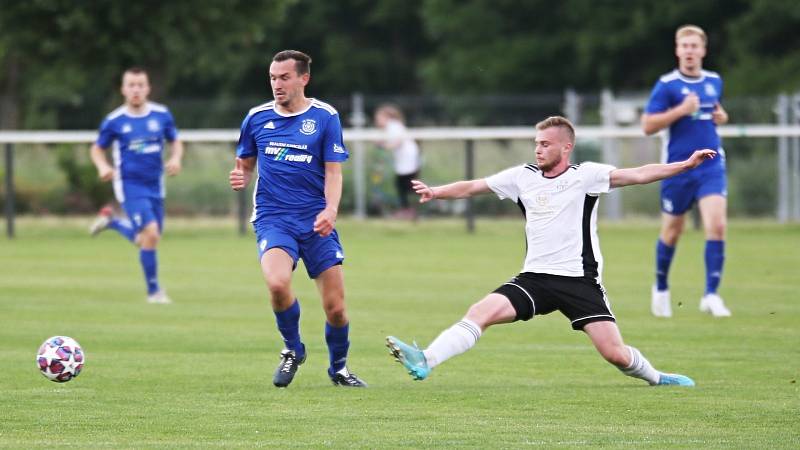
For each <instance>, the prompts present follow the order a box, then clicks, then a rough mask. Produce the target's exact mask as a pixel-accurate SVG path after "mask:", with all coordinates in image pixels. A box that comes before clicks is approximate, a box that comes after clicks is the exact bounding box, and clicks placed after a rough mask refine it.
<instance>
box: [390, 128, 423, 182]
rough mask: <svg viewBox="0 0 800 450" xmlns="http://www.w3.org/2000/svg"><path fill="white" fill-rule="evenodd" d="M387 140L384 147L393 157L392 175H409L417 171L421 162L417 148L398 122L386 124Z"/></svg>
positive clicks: (406, 130)
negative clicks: (389, 150)
mask: <svg viewBox="0 0 800 450" xmlns="http://www.w3.org/2000/svg"><path fill="white" fill-rule="evenodd" d="M386 134H387V135H388V140H387V142H386V146H387V147H388V148H390V149H391V150H392V153H393V156H394V173H395V174H397V175H411V174H413V173H416V172H418V171H419V168H420V165H421V161H420V155H419V146H417V143H416V142H415V141H414V139H411V138H410V137H409V136H408V129H406V126H405V125H403V122H400V121H399V120H390V121H389V122H388V123H387V124H386Z"/></svg>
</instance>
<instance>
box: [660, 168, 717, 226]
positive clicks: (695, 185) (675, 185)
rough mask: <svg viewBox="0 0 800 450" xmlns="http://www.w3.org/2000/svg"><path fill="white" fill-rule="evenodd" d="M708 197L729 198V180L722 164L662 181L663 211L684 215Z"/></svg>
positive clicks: (694, 170)
mask: <svg viewBox="0 0 800 450" xmlns="http://www.w3.org/2000/svg"><path fill="white" fill-rule="evenodd" d="M707 195H721V196H723V197H727V196H728V180H727V177H726V175H725V166H724V165H722V164H719V165H716V166H713V167H709V168H708V169H706V168H702V166H701V170H698V169H693V170H690V171H688V172H684V173H682V174H680V175H676V176H674V177H672V178H667V179H665V180H663V181H661V211H663V212H665V213H667V214H672V215H676V216H680V215H683V214H684V213H686V211H688V210H689V209H691V208H692V205H693V204H694V203H695V202H696V201H698V200H700V199H701V198H703V197H705V196H707Z"/></svg>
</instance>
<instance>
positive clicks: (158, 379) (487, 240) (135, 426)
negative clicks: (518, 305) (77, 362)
mask: <svg viewBox="0 0 800 450" xmlns="http://www.w3.org/2000/svg"><path fill="white" fill-rule="evenodd" d="M86 222H88V219H86V220H80V221H79V220H70V221H66V223H63V224H59V223H58V222H54V221H43V220H35V219H22V220H20V221H19V222H18V231H19V236H18V238H17V239H16V240H13V241H6V240H2V241H0V317H1V318H0V323H1V324H2V325H1V326H0V342H2V346H0V361H2V367H3V375H2V377H0V391H1V392H2V395H1V396H0V447H4V448H6V447H12V448H41V447H48V448H52V447H71V448H90V447H94V448H98V447H99V448H109V447H126V448H151V447H168V448H180V447H199V448H209V447H225V448H229V447H242V448H252V447H278V446H281V447H336V448H344V447H359V448H392V447H413V448H429V447H472V448H488V447H504V448H508V447H543V448H563V447H587V446H592V447H595V446H601V447H626V448H642V447H646V448H664V447H678V448H708V447H733V448H798V447H800V387H799V386H798V383H796V380H797V379H798V377H800V306H798V305H799V304H800V303H799V302H800V299H798V295H797V293H798V288H799V287H800V281H798V280H800V278H798V267H800V226H797V225H793V226H780V225H774V224H765V223H736V222H734V223H733V224H732V225H731V230H730V236H729V244H728V252H727V254H728V259H727V264H726V272H725V277H724V280H723V288H722V291H721V294H722V295H723V296H724V297H725V299H726V301H727V303H728V304H729V306H730V307H731V309H732V310H733V313H734V315H733V317H732V318H730V319H714V318H712V317H710V316H706V315H704V314H701V313H700V312H699V311H698V309H697V306H698V301H699V298H700V295H701V294H702V287H703V278H704V273H703V265H702V245H703V240H702V236H701V234H700V233H698V232H696V231H691V232H689V233H688V234H687V235H686V236H684V238H683V241H682V242H681V245H680V247H679V250H678V253H677V256H676V260H675V264H674V270H673V275H672V279H671V281H672V292H673V308H674V309H675V316H674V317H673V318H672V319H670V320H663V319H656V318H653V317H651V316H650V313H649V292H650V285H651V282H652V280H651V278H652V277H651V273H652V271H653V267H652V260H653V255H652V249H653V246H654V239H655V236H656V233H657V225H656V224H655V223H642V224H624V225H616V224H601V230H600V234H601V242H602V248H603V253H604V256H605V261H606V266H605V280H604V284H605V286H606V288H607V289H608V291H609V295H610V298H611V301H612V306H613V308H614V312H615V313H616V315H617V318H618V322H619V324H620V327H621V329H622V332H623V336H624V337H625V338H626V340H627V342H628V343H630V344H632V345H635V346H637V347H638V348H639V349H641V350H642V352H643V353H645V355H647V356H648V358H649V359H650V360H651V361H652V362H653V364H654V365H655V366H656V367H657V368H660V369H662V370H667V371H679V372H683V373H686V374H688V375H690V376H692V377H693V378H694V379H695V380H696V382H697V387H695V388H671V387H667V388H653V387H648V386H647V385H646V384H645V383H644V382H641V381H639V380H634V379H631V378H628V377H625V376H623V375H621V374H620V373H619V372H618V371H617V370H616V369H615V368H613V367H611V366H610V365H608V364H607V363H605V362H604V361H603V360H602V359H601V358H600V357H599V356H598V355H597V354H596V353H595V351H594V350H593V348H592V347H591V346H590V344H589V342H588V340H587V339H586V338H585V336H583V335H582V333H578V332H574V331H571V329H570V327H569V323H568V321H567V320H566V319H565V318H564V317H563V316H561V315H560V314H558V313H555V314H551V315H549V316H545V317H537V318H535V319H534V320H532V321H530V322H525V323H516V324H512V325H505V326H499V327H495V328H493V329H490V330H489V331H487V332H486V333H485V334H484V336H483V337H482V338H481V340H480V342H479V343H478V345H477V346H476V347H475V348H474V349H472V350H471V351H470V352H468V353H466V354H464V355H461V356H459V357H456V358H455V359H453V360H450V361H448V362H447V363H446V364H445V365H443V366H441V367H439V368H437V369H436V370H435V371H434V372H433V374H432V375H431V377H430V378H429V379H428V380H426V381H424V382H413V381H411V379H410V377H408V375H407V374H406V373H405V372H404V371H403V370H402V368H401V366H400V365H399V364H397V363H395V362H394V361H392V359H391V358H390V356H389V355H388V351H387V350H386V348H385V347H384V342H383V339H384V337H385V336H386V335H387V334H394V335H397V336H398V337H401V338H405V339H408V340H411V339H416V340H417V341H418V342H419V343H420V344H427V343H429V342H430V341H431V340H432V339H433V338H434V337H435V336H436V335H437V334H438V333H439V331H441V330H442V329H443V328H445V327H448V326H450V325H451V324H452V323H453V322H455V321H456V320H458V319H459V318H460V317H461V316H462V314H463V313H464V312H465V311H466V308H467V307H468V306H469V305H470V304H471V303H472V302H474V301H475V300H477V299H479V298H481V297H482V296H483V295H485V294H486V293H487V292H489V291H491V290H492V289H494V288H495V287H496V286H497V285H498V284H499V283H501V282H503V281H505V280H507V279H508V278H509V277H510V276H512V275H515V274H516V272H517V271H518V270H519V268H520V266H521V263H522V256H523V252H524V241H523V230H522V224H521V222H520V221H516V220H508V221H491V222H490V221H488V220H482V221H479V222H478V232H477V233H476V234H474V235H469V234H467V233H466V232H465V231H464V227H463V224H462V223H460V222H455V221H452V222H446V221H441V222H423V223H421V224H419V225H417V226H410V225H405V224H397V223H387V222H365V223H358V222H354V221H347V220H344V221H342V223H341V224H340V226H339V230H340V233H341V235H342V239H343V242H344V245H345V249H346V251H347V258H348V259H347V262H346V266H345V268H346V269H345V271H346V272H345V274H346V282H347V289H348V307H349V312H350V318H351V341H352V344H351V352H350V359H349V366H350V368H351V369H352V370H353V371H354V372H356V373H358V375H359V376H360V377H362V378H363V379H364V380H366V381H367V382H368V383H370V387H369V389H365V390H348V389H344V388H336V387H334V386H332V385H330V382H329V381H328V379H327V375H326V373H325V369H326V366H327V350H326V348H325V343H324V338H323V320H324V319H323V314H322V311H321V308H320V306H319V301H318V296H317V294H316V290H315V287H314V284H313V283H312V282H310V281H309V280H308V279H307V277H306V275H305V271H304V270H303V269H302V268H301V269H299V270H298V272H296V277H295V287H296V291H297V294H298V296H299V298H300V299H301V303H302V305H303V313H302V331H303V335H304V340H305V343H306V345H307V347H308V350H309V357H308V361H307V362H306V364H305V365H303V366H302V367H301V369H300V371H299V372H298V375H297V377H296V378H295V381H294V383H293V384H292V385H291V386H290V387H289V388H288V389H276V388H274V387H273V386H272V383H271V379H272V372H273V370H274V368H275V366H276V364H277V362H278V351H279V350H280V348H281V344H282V343H281V341H280V338H279V336H278V334H277V331H276V329H275V325H274V318H273V316H272V313H271V312H270V309H269V307H268V301H267V292H266V289H265V288H264V285H263V282H262V280H261V275H260V272H259V269H258V266H257V263H256V254H255V246H254V242H253V239H252V237H250V236H247V237H246V238H242V237H239V236H237V235H236V234H235V233H234V225H233V224H232V223H218V222H180V221H177V220H176V221H173V222H170V223H169V224H168V229H167V234H166V236H165V239H164V241H163V243H162V245H161V248H160V264H161V278H162V284H163V285H165V287H166V288H167V289H168V290H169V293H170V296H171V297H172V298H173V299H174V300H175V304H173V305H149V304H146V303H145V302H144V292H143V281H142V276H141V274H140V270H139V266H138V257H137V253H136V251H135V249H134V248H133V247H131V246H130V245H129V244H128V243H127V242H125V241H123V240H122V239H121V238H119V237H118V236H116V235H114V234H113V232H107V233H105V234H103V235H101V236H99V237H98V238H96V239H90V238H89V237H88V236H86V235H85V234H84V229H85V228H84V226H85V223H86ZM56 334H64V335H69V336H72V337H74V338H76V339H77V340H78V341H79V342H80V343H81V345H82V346H83V347H84V350H85V352H86V355H87V363H86V366H85V369H84V372H83V373H82V374H81V375H80V377H78V378H77V379H76V380H74V381H71V382H69V383H65V384H56V383H52V382H50V381H47V380H46V379H45V378H44V377H42V376H41V375H39V374H38V373H37V368H36V364H35V361H34V360H35V353H36V349H37V348H38V346H39V344H40V343H41V342H42V341H43V340H44V339H45V338H47V337H49V336H51V335H56Z"/></svg>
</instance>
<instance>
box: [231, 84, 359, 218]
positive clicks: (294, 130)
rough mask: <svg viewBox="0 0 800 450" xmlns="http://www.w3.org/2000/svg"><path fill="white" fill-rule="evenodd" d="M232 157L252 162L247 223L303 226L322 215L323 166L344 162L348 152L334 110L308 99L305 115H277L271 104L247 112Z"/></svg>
mask: <svg viewBox="0 0 800 450" xmlns="http://www.w3.org/2000/svg"><path fill="white" fill-rule="evenodd" d="M236 156H237V157H238V158H242V159H245V158H252V157H257V169H258V179H257V181H256V186H255V192H254V199H253V216H252V218H251V221H254V222H255V221H258V220H260V219H262V218H265V217H266V218H270V219H273V218H274V219H277V220H281V219H283V218H286V219H289V220H293V221H300V222H301V223H306V222H308V221H309V220H313V218H314V217H316V215H317V214H319V212H320V211H322V210H323V209H325V163H326V162H344V161H346V160H347V157H348V152H347V148H345V146H344V142H343V139H342V125H341V123H340V122H339V114H338V113H337V112H336V109H334V108H333V107H332V106H330V105H328V104H327V103H324V102H321V101H319V100H316V99H310V104H309V106H308V108H307V109H306V110H304V111H301V112H298V113H295V114H290V115H285V114H281V113H279V112H277V111H276V110H275V102H269V103H265V104H263V105H260V106H257V107H255V108H253V109H251V110H250V112H249V113H248V114H247V117H245V118H244V121H243V122H242V128H241V133H240V135H239V143H238V145H237V148H236Z"/></svg>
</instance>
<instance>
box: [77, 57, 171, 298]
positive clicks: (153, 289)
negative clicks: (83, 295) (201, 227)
mask: <svg viewBox="0 0 800 450" xmlns="http://www.w3.org/2000/svg"><path fill="white" fill-rule="evenodd" d="M149 94H150V83H149V80H148V77H147V72H145V71H144V70H143V69H141V68H138V67H134V68H131V69H128V70H126V71H125V73H124V74H123V75H122V95H123V96H124V97H125V104H124V105H122V106H120V107H119V108H117V109H115V110H114V111H112V112H111V113H110V114H109V115H108V116H106V118H105V120H103V123H102V124H101V125H100V135H99V136H98V138H97V141H96V142H95V143H94V145H92V149H91V157H92V161H93V162H94V164H95V167H97V173H98V176H99V177H100V179H102V180H103V181H112V182H113V185H114V195H115V196H116V198H117V201H119V203H120V205H121V206H122V208H123V209H124V210H125V212H126V213H127V218H115V217H113V214H112V210H111V208H110V207H105V208H103V209H102V210H101V211H100V215H99V216H98V217H97V219H96V220H95V221H94V223H92V225H91V227H90V228H89V231H90V233H91V234H92V235H93V236H94V235H96V234H97V233H99V232H101V231H103V230H106V229H112V230H115V231H117V232H118V233H119V234H120V235H122V236H123V237H124V238H125V239H127V240H129V241H131V242H133V243H134V244H135V245H137V246H138V247H139V261H140V263H141V265H142V270H143V271H144V277H145V282H146V284H147V301H148V302H149V303H161V304H165V303H171V300H170V299H169V297H167V294H166V292H165V291H164V289H162V288H161V287H160V285H159V283H158V260H157V256H156V247H157V246H158V241H159V240H160V239H161V232H162V230H163V225H164V192H165V191H164V169H165V168H166V172H167V174H169V175H177V174H178V173H179V172H180V171H181V159H182V158H183V144H182V143H181V141H180V140H179V139H178V131H177V129H176V128H175V120H174V119H173V118H172V114H170V112H169V110H168V109H167V108H166V107H165V106H163V105H159V104H157V103H153V102H149V101H148V100H147V96H148V95H149ZM165 142H169V143H170V146H171V147H172V148H171V153H170V157H169V159H168V160H167V162H166V164H164V162H163V159H162V158H163V155H164V144H165ZM109 148H111V149H112V158H113V166H112V165H111V164H109V163H108V159H107V158H106V154H105V151H106V150H107V149H109Z"/></svg>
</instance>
